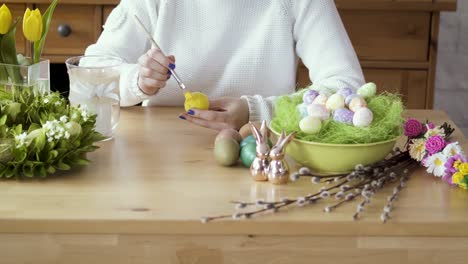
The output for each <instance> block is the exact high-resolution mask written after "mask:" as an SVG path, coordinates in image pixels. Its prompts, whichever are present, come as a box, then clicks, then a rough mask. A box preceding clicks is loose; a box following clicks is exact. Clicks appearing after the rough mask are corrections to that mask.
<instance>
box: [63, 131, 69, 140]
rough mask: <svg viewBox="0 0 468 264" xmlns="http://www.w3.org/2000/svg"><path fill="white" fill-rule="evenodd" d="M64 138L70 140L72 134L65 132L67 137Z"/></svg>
mask: <svg viewBox="0 0 468 264" xmlns="http://www.w3.org/2000/svg"><path fill="white" fill-rule="evenodd" d="M64 137H65V139H69V138H70V133H69V132H68V131H67V132H65V136H64Z"/></svg>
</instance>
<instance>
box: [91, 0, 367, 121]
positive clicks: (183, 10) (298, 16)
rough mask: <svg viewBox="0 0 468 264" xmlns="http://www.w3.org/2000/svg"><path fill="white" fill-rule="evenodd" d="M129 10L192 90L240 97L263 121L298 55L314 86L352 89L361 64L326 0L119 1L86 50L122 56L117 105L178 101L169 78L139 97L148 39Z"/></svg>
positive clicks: (287, 87) (287, 83)
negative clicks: (151, 93)
mask: <svg viewBox="0 0 468 264" xmlns="http://www.w3.org/2000/svg"><path fill="white" fill-rule="evenodd" d="M133 14H136V15H137V16H138V17H139V18H140V19H141V20H142V21H143V23H144V24H145V25H146V27H147V28H148V29H149V30H150V31H151V32H152V34H153V37H154V38H155V40H156V41H157V42H158V44H159V46H160V47H161V49H162V51H163V52H164V53H166V54H167V55H174V56H175V57H176V71H177V73H178V74H179V76H180V77H181V78H182V80H183V81H184V83H185V84H186V85H187V86H188V87H189V89H190V90H192V91H201V92H203V93H205V94H207V95H208V96H209V98H210V99H215V98H218V97H222V96H233V97H243V98H246V99H247V100H248V103H249V109H250V119H251V120H263V119H265V120H270V119H271V116H272V104H273V101H274V98H275V96H278V95H284V94H290V93H293V92H294V91H295V88H296V69H297V63H298V59H299V58H301V59H302V61H303V62H304V64H305V65H306V66H307V68H308V69H309V70H310V78H311V80H312V81H313V82H314V85H317V87H328V88H331V89H333V90H336V89H339V88H341V87H351V88H357V87H359V86H361V85H362V84H363V83H364V78H363V75H362V71H361V68H360V65H359V62H358V59H357V57H356V54H355V52H354V50H353V47H352V45H351V42H350V40H349V38H348V36H347V34H346V31H345V29H344V27H343V24H342V22H341V19H340V17H339V15H338V12H337V10H336V7H335V4H334V1H333V0H138V1H136V0H122V1H121V3H120V5H119V6H117V7H116V8H115V9H114V11H113V12H112V13H111V15H110V16H109V18H108V20H107V22H106V24H105V26H104V31H103V33H102V35H101V36H100V38H99V40H98V42H97V43H96V44H94V45H92V46H90V47H89V48H88V49H87V50H86V54H93V55H98V54H99V55H113V56H118V57H121V58H123V59H124V60H125V62H126V63H127V64H125V68H124V70H123V72H122V75H121V81H120V82H121V83H120V90H121V105H122V106H130V105H135V104H137V103H140V102H142V101H143V105H144V106H149V105H164V106H174V105H183V102H184V97H183V95H182V93H181V91H180V90H179V88H178V86H177V83H176V82H175V80H173V78H171V79H170V80H169V81H168V83H167V86H166V87H165V88H164V89H161V90H160V91H159V92H158V93H157V94H156V95H154V96H151V97H150V98H144V97H141V96H139V95H138V94H139V93H138V87H137V76H138V65H137V64H136V63H137V60H138V58H139V57H140V56H141V55H142V54H144V53H145V52H146V51H147V50H148V49H149V48H150V47H151V44H150V42H149V41H148V39H147V38H146V36H145V35H144V33H143V32H142V31H141V30H140V28H139V27H138V26H137V25H136V23H135V21H134V19H133Z"/></svg>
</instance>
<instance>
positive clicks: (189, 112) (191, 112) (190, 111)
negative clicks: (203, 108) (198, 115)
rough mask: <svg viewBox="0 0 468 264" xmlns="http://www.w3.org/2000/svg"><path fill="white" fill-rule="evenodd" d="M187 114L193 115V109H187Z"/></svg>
mask: <svg viewBox="0 0 468 264" xmlns="http://www.w3.org/2000/svg"><path fill="white" fill-rule="evenodd" d="M187 114H189V115H194V114H195V111H193V110H192V109H190V110H188V111H187Z"/></svg>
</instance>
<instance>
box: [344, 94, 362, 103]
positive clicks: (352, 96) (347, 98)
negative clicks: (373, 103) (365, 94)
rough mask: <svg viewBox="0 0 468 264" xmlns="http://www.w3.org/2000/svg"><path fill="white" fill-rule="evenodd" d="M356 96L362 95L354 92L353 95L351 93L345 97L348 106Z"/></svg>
mask: <svg viewBox="0 0 468 264" xmlns="http://www.w3.org/2000/svg"><path fill="white" fill-rule="evenodd" d="M356 97H360V96H359V95H357V94H352V95H349V96H348V97H346V99H345V104H346V106H349V103H351V100H353V99H354V98H356Z"/></svg>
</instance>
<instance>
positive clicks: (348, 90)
mask: <svg viewBox="0 0 468 264" xmlns="http://www.w3.org/2000/svg"><path fill="white" fill-rule="evenodd" d="M336 93H337V94H341V96H343V98H346V97H348V96H350V95H352V94H356V92H355V91H354V90H353V89H351V88H349V87H345V88H341V89H339V90H338V92H336Z"/></svg>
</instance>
